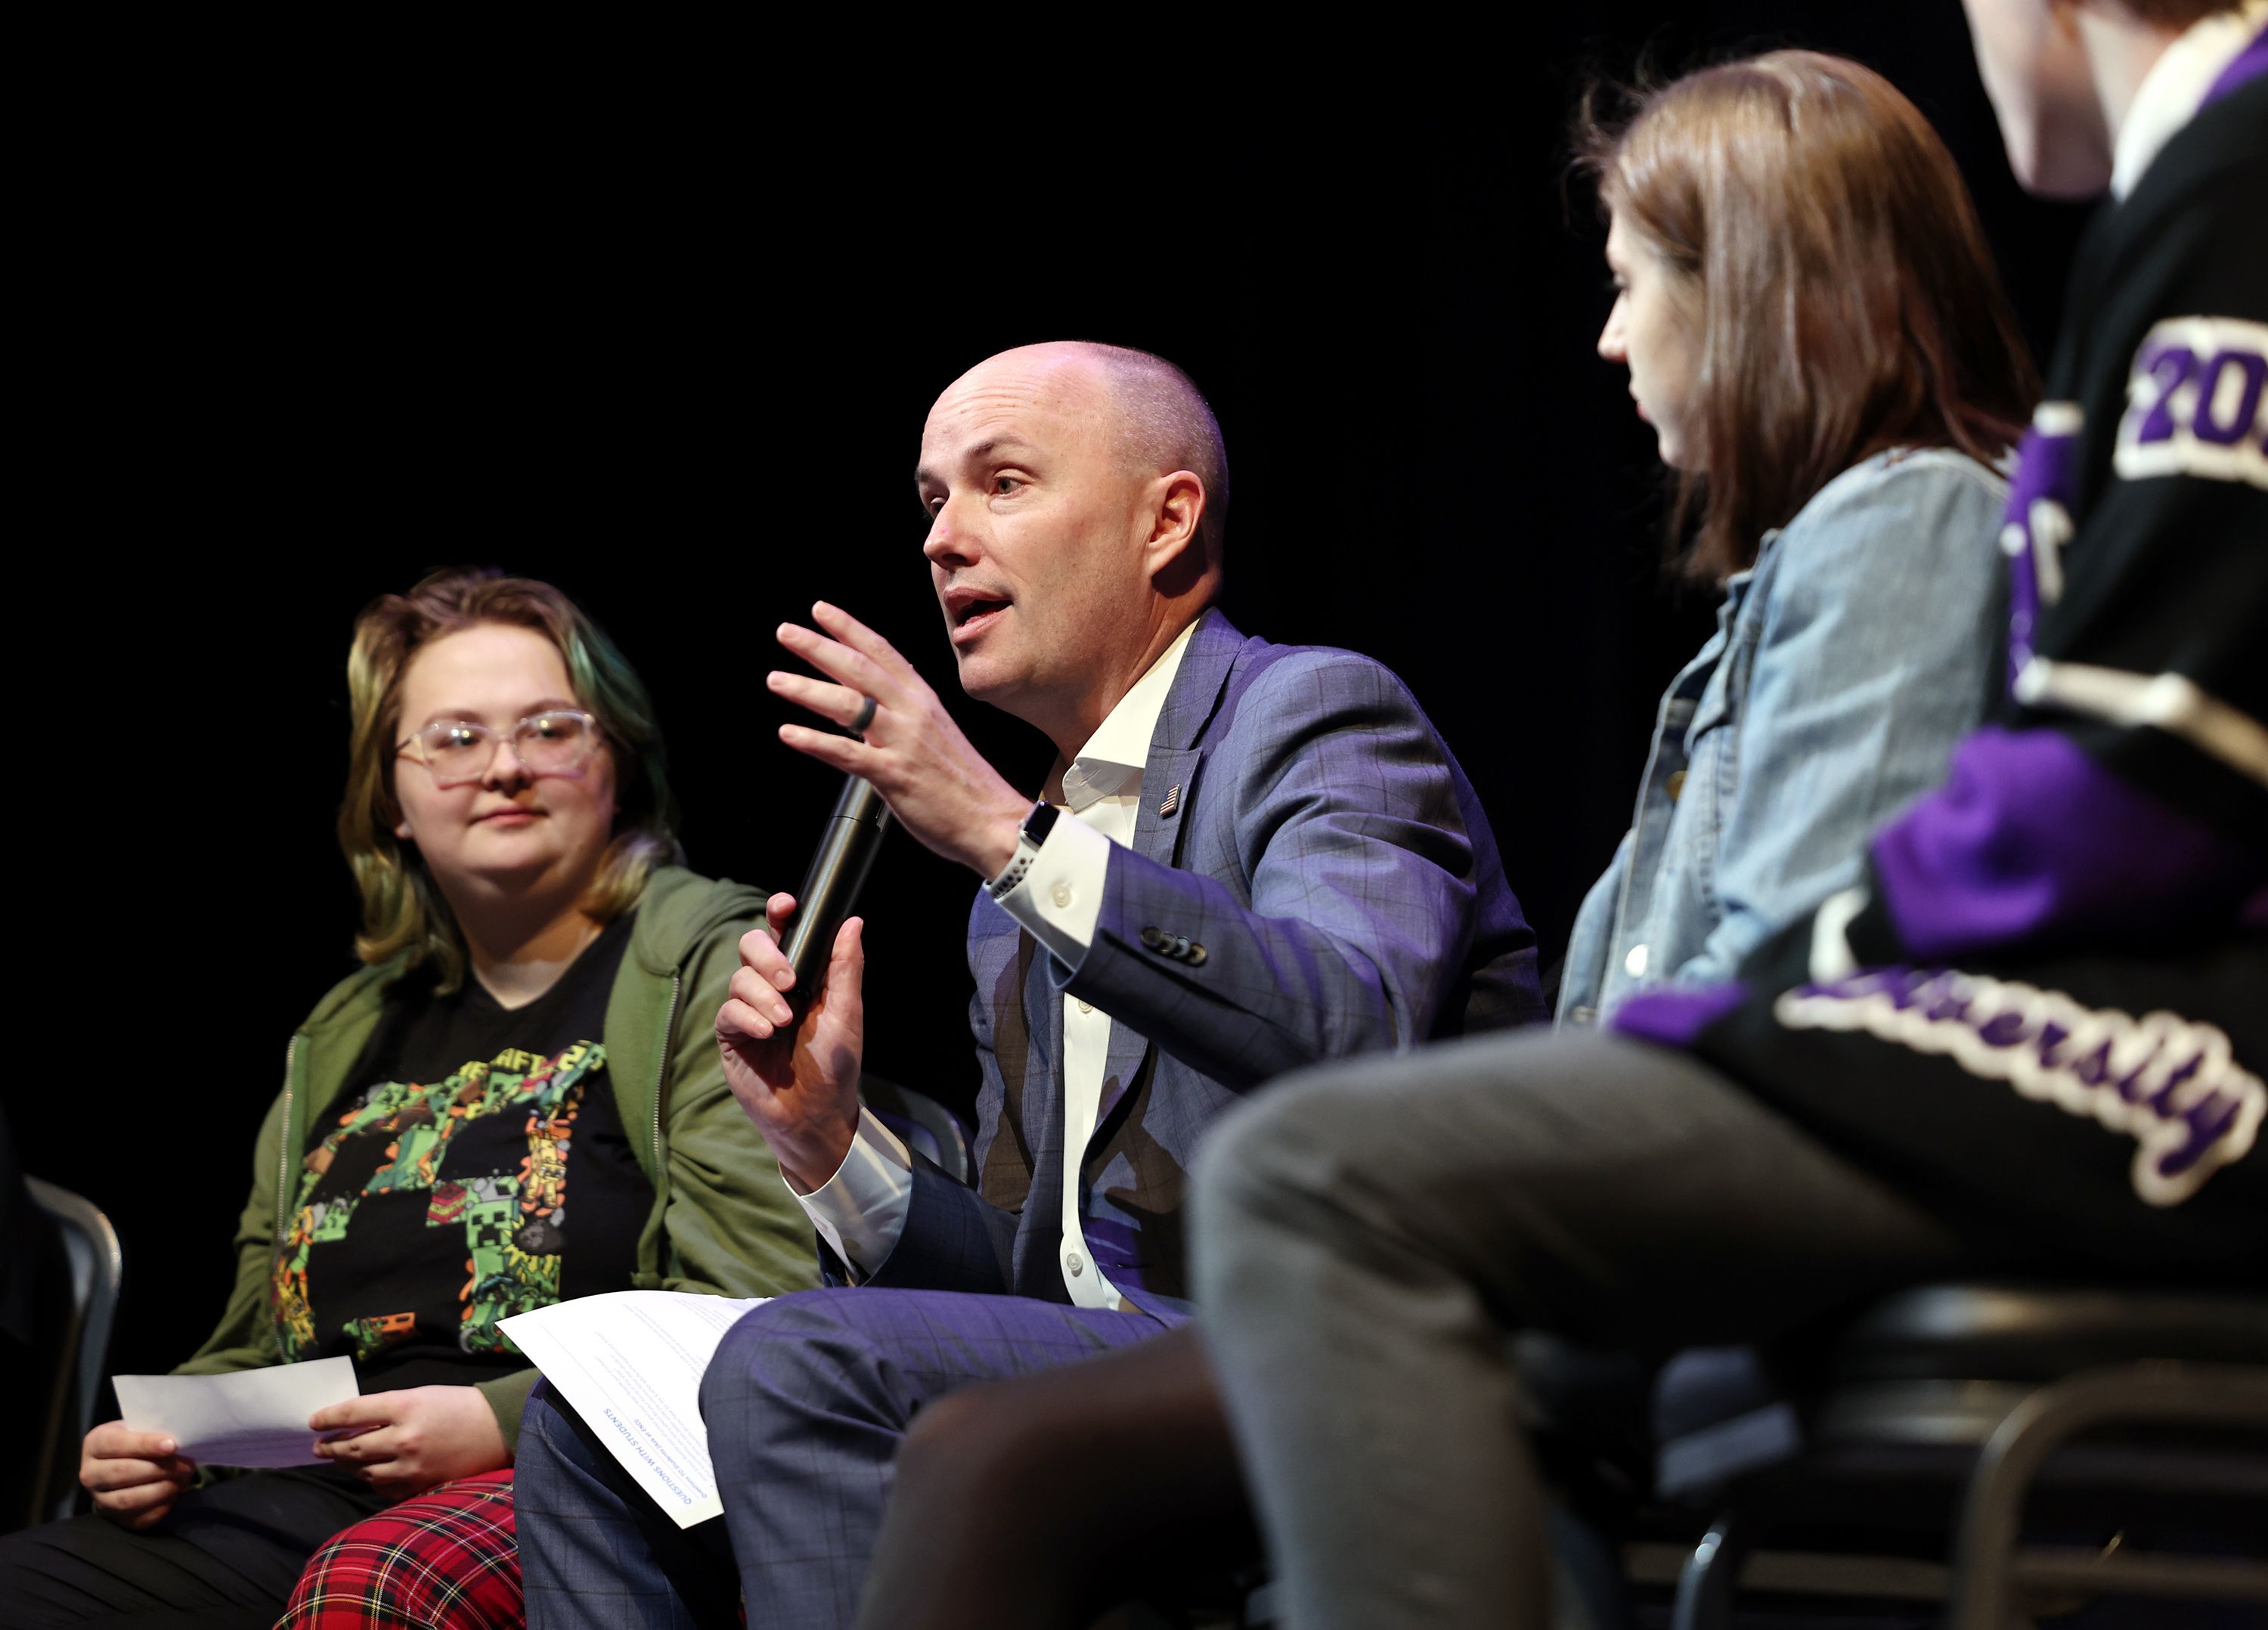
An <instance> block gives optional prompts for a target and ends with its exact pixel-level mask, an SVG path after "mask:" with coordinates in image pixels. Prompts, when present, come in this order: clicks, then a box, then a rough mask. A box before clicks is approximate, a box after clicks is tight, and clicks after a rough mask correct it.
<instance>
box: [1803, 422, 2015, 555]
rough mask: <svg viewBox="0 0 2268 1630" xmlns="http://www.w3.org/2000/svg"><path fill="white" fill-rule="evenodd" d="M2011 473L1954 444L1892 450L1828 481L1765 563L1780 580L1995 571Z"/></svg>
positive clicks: (1864, 460)
mask: <svg viewBox="0 0 2268 1630" xmlns="http://www.w3.org/2000/svg"><path fill="white" fill-rule="evenodd" d="M2007 499H2008V481H2007V476H2005V475H2004V474H2003V473H2002V472H2000V471H1999V470H1997V469H1995V468H1993V467H1992V466H1991V465H1990V464H1985V463H1983V462H1980V461H1977V460H1976V459H1973V458H1970V456H1969V455H1968V454H1965V453H1962V452H1959V451H1957V450H1955V449H1954V448H1951V447H1916V448H1898V447H1893V448H1891V449H1889V451H1887V452H1884V453H1878V454H1874V455H1873V456H1872V457H1870V458H1867V459H1863V460H1861V461H1859V462H1858V463H1856V464H1854V465H1852V467H1851V468H1848V469H1846V470H1845V471H1844V472H1843V473H1842V474H1841V475H1839V476H1836V477H1835V479H1834V480H1832V481H1830V482H1829V483H1827V484H1826V485H1825V486H1823V487H1822V488H1821V489H1820V490H1818V491H1817V492H1816V493H1815V494H1814V495H1813V496H1812V499H1811V501H1810V502H1809V503H1808V504H1806V505H1804V506H1803V508H1802V509H1801V510H1800V511H1798V512H1797V513H1796V516H1795V518H1794V519H1793V520H1791V521H1789V522H1788V523H1787V525H1786V527H1783V528H1782V529H1781V533H1780V536H1779V538H1778V547H1776V548H1775V549H1772V550H1771V553H1770V555H1769V556H1768V557H1766V559H1765V560H1764V561H1763V562H1760V563H1759V564H1760V566H1762V565H1766V564H1768V565H1770V566H1771V568H1772V569H1773V572H1774V574H1775V575H1777V576H1778V577H1780V578H1782V579H1789V578H1801V577H1803V576H1806V575H1808V574H1810V573H1813V572H1835V573H1837V574H1838V575H1841V574H1845V573H1848V572H1859V573H1860V574H1862V575H1864V574H1871V573H1882V574H1889V573H1894V572H1911V571H1912V570H1914V569H1915V567H1916V566H1917V565H1919V564H1924V563H1926V562H1929V561H1933V560H1955V561H1957V560H1973V561H1974V562H1976V563H1977V567H1978V569H1979V570H1980V571H1981V570H1997V569H1998V562H1999V546H1998V543H1997V542H1996V540H1997V538H1998V536H1999V529H2000V519H2001V511H2002V509H2003V508H2004V506H2005V505H2007Z"/></svg>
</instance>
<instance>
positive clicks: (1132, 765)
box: [790, 623, 1197, 1308]
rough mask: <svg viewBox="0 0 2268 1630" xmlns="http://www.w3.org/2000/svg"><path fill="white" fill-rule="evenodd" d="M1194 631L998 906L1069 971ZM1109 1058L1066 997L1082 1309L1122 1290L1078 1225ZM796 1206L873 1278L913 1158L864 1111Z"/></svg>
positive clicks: (1126, 707) (902, 1202)
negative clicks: (837, 1157) (839, 1152)
mask: <svg viewBox="0 0 2268 1630" xmlns="http://www.w3.org/2000/svg"><path fill="white" fill-rule="evenodd" d="M1196 627H1197V624H1196V623H1190V624H1189V627H1188V628H1185V629H1183V630H1182V631H1181V633H1180V634H1179V635H1178V636H1176V637H1175V640H1174V643H1173V644H1172V645H1167V647H1166V649H1165V650H1164V652H1163V653H1160V656H1159V658H1158V660H1156V661H1155V662H1152V664H1151V665H1150V667H1149V669H1148V671H1147V672H1145V674H1144V675H1142V677H1141V678H1140V679H1138V680H1137V681H1135V682H1134V685H1133V688H1132V689H1131V690H1128V691H1127V693H1126V694H1125V695H1124V696H1123V697H1120V698H1119V700H1118V705H1117V706H1116V707H1114V708H1112V709H1111V710H1110V713H1109V716H1108V718H1106V719H1104V720H1103V721H1102V723H1101V726H1099V727H1098V728H1097V729H1096V731H1095V733H1094V734H1093V735H1092V736H1089V737H1088V738H1087V741H1086V746H1084V747H1082V748H1080V749H1079V756H1077V757H1075V758H1073V759H1072V760H1071V765H1070V768H1068V769H1066V770H1065V771H1064V778H1063V785H1064V804H1063V807H1064V808H1066V809H1068V810H1069V811H1070V812H1071V816H1072V819H1071V820H1069V821H1064V820H1058V821H1057V822H1056V823H1055V825H1054V827H1053V828H1051V829H1050V830H1049V833H1048V837H1047V841H1046V842H1045V843H1043V844H1042V845H1040V850H1039V852H1038V854H1036V855H1035V856H1034V857H1033V859H1032V865H1031V869H1030V870H1028V871H1027V872H1026V873H1025V874H1024V875H1023V877H1022V878H1021V879H1020V880H1019V881H1018V882H1017V884H1016V886H1015V887H1014V888H1013V889H1010V890H1009V891H1008V892H1007V893H1006V894H1005V895H1002V896H999V904H1000V906H1001V909H1002V910H1004V911H1006V912H1007V913H1008V914H1009V915H1010V916H1011V917H1013V918H1015V919H1016V921H1017V922H1018V923H1020V925H1022V926H1023V928H1024V931H1025V932H1026V933H1029V934H1030V935H1031V936H1032V937H1033V938H1034V939H1035V940H1038V941H1039V942H1040V944H1041V945H1042V946H1043V947H1045V948H1046V949H1047V951H1048V954H1049V955H1051V956H1053V957H1054V958H1056V960H1057V961H1058V962H1060V963H1063V964H1064V967H1066V968H1076V967H1078V965H1079V963H1080V962H1081V961H1082V960H1083V959H1084V958H1085V957H1086V948H1087V947H1088V946H1089V945H1091V944H1093V943H1094V925H1095V922H1096V920H1097V918H1099V917H1100V916H1101V911H1102V890H1103V887H1104V883H1105V881H1106V879H1107V878H1108V875H1109V871H1110V848H1111V845H1113V844H1119V845H1125V844H1130V843H1131V842H1132V841H1133V837H1134V826H1135V822H1136V820H1137V818H1138V815H1139V814H1140V809H1141V802H1142V772H1143V771H1144V770H1145V768H1146V767H1147V766H1148V763H1149V759H1150V738H1151V737H1152V735H1153V734H1156V731H1157V728H1158V715H1159V713H1160V712H1162V711H1163V709H1164V708H1165V705H1166V693H1167V691H1168V690H1171V689H1172V688H1173V683H1174V675H1175V674H1176V673H1178V672H1179V671H1180V669H1181V666H1182V653H1183V652H1185V651H1187V650H1188V649H1189V636H1190V634H1191V633H1192V632H1193V631H1195V629H1196ZM1109 1058H1110V1015H1109V1014H1107V1013H1105V1012H1103V1011H1102V1009H1101V1008H1100V1007H1095V1006H1094V1004H1093V1003H1091V1002H1086V1001H1081V1000H1079V999H1078V998H1077V997H1074V996H1069V995H1066V996H1065V997H1064V1081H1063V1093H1064V1187H1063V1241H1062V1243H1061V1245H1060V1246H1059V1247H1058V1250H1057V1261H1058V1262H1059V1264H1060V1265H1061V1267H1062V1270H1063V1276H1064V1288H1065V1289H1066V1290H1068V1291H1069V1292H1070V1293H1071V1301H1072V1302H1075V1303H1077V1304H1078V1305H1079V1306H1080V1307H1082V1308H1116V1307H1117V1306H1118V1292H1117V1290H1116V1287H1113V1286H1112V1285H1111V1283H1110V1281H1109V1280H1108V1279H1106V1278H1104V1277H1103V1274H1102V1271H1101V1269H1100V1268H1098V1267H1097V1266H1096V1265H1095V1264H1094V1258H1093V1256H1092V1254H1091V1253H1090V1252H1089V1251H1088V1250H1087V1247H1086V1232H1085V1230H1084V1228H1082V1227H1081V1224H1080V1220H1079V1191H1080V1187H1081V1184H1082V1176H1083V1169H1084V1165H1085V1162H1083V1161H1082V1160H1081V1159H1080V1155H1081V1154H1082V1153H1083V1151H1084V1150H1085V1149H1086V1143H1087V1140H1088V1139H1089V1138H1091V1137H1093V1136H1094V1126H1095V1119H1096V1116H1097V1114H1098V1112H1099V1111H1100V1110H1101V1103H1102V1077H1103V1072H1104V1071H1105V1070H1106V1069H1107V1068H1108V1065H1109ZM790 1186H791V1188H792V1186H793V1185H792V1184H791V1185H790ZM796 1198H797V1199H799V1200H800V1201H801V1202H802V1203H803V1208H804V1210H805V1212H806V1213H808V1215H809V1216H810V1218H811V1221H812V1225H813V1226H814V1228H817V1229H818V1230H819V1232H820V1235H821V1237H822V1238H823V1239H825V1240H826V1241H827V1243H828V1245H830V1246H832V1247H833V1248H834V1250H835V1254H836V1256H838V1257H840V1258H842V1259H843V1262H845V1263H846V1264H848V1265H850V1266H851V1269H852V1270H853V1271H854V1272H858V1273H859V1274H861V1275H864V1274H869V1273H872V1272H874V1271H875V1269H877V1268H879V1267H880V1265H881V1264H882V1263H884V1262H885V1261H887V1259H888V1258H889V1255H890V1252H891V1251H892V1250H895V1248H896V1245H897V1243H898V1236H899V1235H901V1234H902V1233H903V1232H904V1229H905V1222H906V1210H907V1207H908V1206H909V1205H910V1204H911V1203H912V1200H913V1157H912V1156H911V1155H910V1154H908V1153H907V1150H906V1146H905V1144H904V1143H903V1142H902V1141H901V1140H900V1139H899V1138H898V1137H897V1135H896V1134H895V1132H891V1131H890V1129H889V1128H888V1127H887V1126H885V1125H882V1124H881V1123H880V1121H878V1120H876V1119H875V1118H874V1117H873V1114H872V1113H871V1112H868V1111H863V1110H862V1111H861V1112H860V1114H859V1117H858V1135H857V1136H856V1138H854V1139H853V1140H852V1141H851V1152H850V1154H847V1155H845V1156H844V1157H843V1164H842V1166H841V1167H840V1168H838V1169H836V1173H835V1175H834V1176H832V1177H830V1178H829V1179H828V1181H827V1182H826V1183H825V1184H821V1186H820V1187H818V1188H816V1189H814V1190H813V1191H811V1192H810V1193H808V1194H798V1195H797V1196H796ZM1037 1198H1038V1197H1036V1196H1035V1197H1034V1199H1037Z"/></svg>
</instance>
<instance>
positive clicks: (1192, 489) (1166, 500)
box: [1142, 469, 1205, 582]
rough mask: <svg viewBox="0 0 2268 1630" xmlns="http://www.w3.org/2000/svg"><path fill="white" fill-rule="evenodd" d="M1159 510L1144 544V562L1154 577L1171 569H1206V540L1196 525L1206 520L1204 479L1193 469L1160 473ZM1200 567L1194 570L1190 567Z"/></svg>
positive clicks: (1185, 572) (1184, 573) (1182, 573)
mask: <svg viewBox="0 0 2268 1630" xmlns="http://www.w3.org/2000/svg"><path fill="white" fill-rule="evenodd" d="M1154 490H1155V491H1156V493H1157V511H1156V516H1155V519H1154V520H1152V523H1151V526H1150V536H1149V539H1148V541H1147V542H1145V543H1144V544H1143V546H1142V553H1143V562H1144V564H1145V565H1147V566H1148V567H1149V570H1150V577H1151V579H1152V581H1153V582H1154V581H1155V580H1157V579H1158V578H1159V577H1160V576H1161V575H1163V574H1165V573H1167V572H1169V571H1172V570H1173V569H1174V568H1175V566H1177V565H1178V566H1179V567H1180V568H1181V570H1180V571H1178V572H1174V575H1175V576H1176V577H1183V576H1190V577H1193V576H1195V575H1197V572H1203V571H1204V564H1205V562H1204V542H1203V540H1202V539H1201V538H1200V537H1199V536H1198V535H1197V527H1198V525H1199V523H1200V522H1202V521H1203V520H1204V508H1205V490H1204V482H1203V481H1202V480H1200V479H1199V478H1198V477H1197V474H1196V473H1195V472H1194V471H1191V470H1186V469H1177V470H1175V472H1174V473H1173V474H1172V475H1170V476H1159V477H1158V481H1157V485H1156V488H1155V489H1154ZM1193 566H1194V567H1195V568H1197V572H1191V571H1190V570H1189V568H1191V567H1193Z"/></svg>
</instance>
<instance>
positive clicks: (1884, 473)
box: [1788, 447, 2008, 531]
mask: <svg viewBox="0 0 2268 1630" xmlns="http://www.w3.org/2000/svg"><path fill="white" fill-rule="evenodd" d="M2007 497H2008V477H2007V472H2006V471H2005V470H2003V469H2000V468H1995V467H1993V466H1992V465H1990V464H1987V463H1985V462H1984V461H1981V460H1978V459H1974V458H1971V457H1970V455H1969V454H1966V453H1963V452H1962V451H1961V450H1960V449H1959V448H1958V447H1889V448H1885V449H1884V450H1883V451H1882V452H1880V453H1876V454H1871V455H1870V456H1868V457H1867V458H1863V459H1861V460H1859V461H1858V462H1857V463H1856V464H1853V465H1852V466H1851V468H1848V469H1846V470H1845V471H1844V472H1843V473H1842V474H1841V475H1839V476H1836V477H1835V478H1834V479H1833V480H1832V481H1830V482H1829V483H1827V484H1826V485H1825V486H1823V487H1822V488H1820V490H1818V491H1817V492H1815V493H1814V494H1812V497H1811V501H1810V502H1809V503H1808V504H1806V505H1804V506H1803V508H1802V509H1801V510H1800V511H1799V512H1797V514H1796V517H1795V519H1794V520H1792V521H1790V522H1789V523H1788V529H1789V530H1790V531H1793V530H1794V529H1795V528H1796V527H1799V526H1803V525H1805V524H1806V523H1807V522H1808V523H1809V524H1810V525H1811V526H1814V527H1816V526H1819V525H1821V524H1823V523H1824V522H1827V521H1829V520H1834V519H1836V518H1837V517H1840V516H1846V515H1850V514H1852V513H1859V512H1862V511H1867V510H1871V509H1876V508H1886V509H1893V510H1896V509H1912V508H1919V507H1924V506H1937V505H1944V504H1947V503H1955V504H1963V505H1977V504H1983V505H1990V506H1992V508H1993V510H1994V513H1996V514H1997V513H1998V510H1999V505H2002V504H2004V503H2006V502H2007Z"/></svg>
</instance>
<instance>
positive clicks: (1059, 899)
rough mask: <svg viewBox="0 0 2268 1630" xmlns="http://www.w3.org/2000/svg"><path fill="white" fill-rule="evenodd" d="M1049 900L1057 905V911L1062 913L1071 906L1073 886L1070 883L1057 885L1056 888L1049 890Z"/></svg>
mask: <svg viewBox="0 0 2268 1630" xmlns="http://www.w3.org/2000/svg"><path fill="white" fill-rule="evenodd" d="M1048 898H1049V899H1050V900H1052V901H1054V902H1055V903H1056V909H1057V911H1064V910H1066V909H1068V908H1069V906H1070V905H1071V885H1070V884H1069V883H1057V885H1056V886H1055V887H1054V888H1052V889H1049V890H1048Z"/></svg>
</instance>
